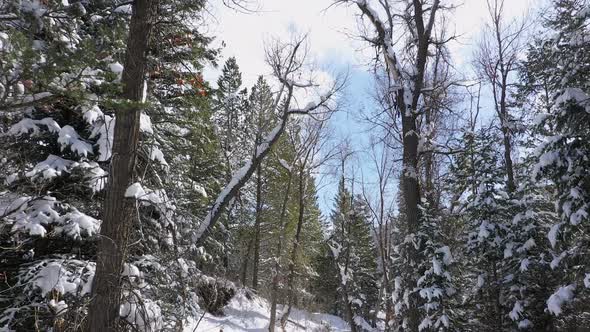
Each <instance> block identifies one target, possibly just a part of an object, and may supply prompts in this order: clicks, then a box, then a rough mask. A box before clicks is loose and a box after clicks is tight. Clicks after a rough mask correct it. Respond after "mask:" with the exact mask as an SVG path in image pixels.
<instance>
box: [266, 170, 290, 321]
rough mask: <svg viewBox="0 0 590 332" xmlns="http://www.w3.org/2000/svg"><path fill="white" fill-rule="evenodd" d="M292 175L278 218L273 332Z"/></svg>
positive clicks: (271, 302)
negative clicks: (278, 231) (278, 233)
mask: <svg viewBox="0 0 590 332" xmlns="http://www.w3.org/2000/svg"><path fill="white" fill-rule="evenodd" d="M292 174H293V173H291V171H289V179H288V181H287V190H286V191H285V198H284V199H283V205H282V206H281V216H280V217H279V225H280V232H281V233H280V235H279V242H278V243H277V254H276V257H275V271H274V275H273V277H272V289H271V293H270V319H269V324H268V331H269V332H274V330H275V324H276V320H277V301H278V292H279V273H280V271H281V263H280V259H281V254H282V251H283V238H284V237H285V234H284V232H285V225H284V223H285V217H286V216H287V204H288V203H289V192H290V191H291V182H292V178H293V175H292Z"/></svg>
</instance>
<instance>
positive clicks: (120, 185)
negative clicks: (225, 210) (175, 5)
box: [88, 0, 157, 332]
mask: <svg viewBox="0 0 590 332" xmlns="http://www.w3.org/2000/svg"><path fill="white" fill-rule="evenodd" d="M156 5H157V1H154V0H137V1H136V2H134V4H133V12H132V16H131V22H130V26H129V38H128V42H127V50H126V57H125V67H124V70H123V74H122V85H123V94H122V97H123V98H125V99H127V100H130V101H131V104H130V105H129V107H128V108H127V109H119V110H118V113H117V121H116V123H115V133H114V142H113V150H112V151H113V155H112V160H111V170H112V171H111V175H110V178H109V181H108V188H107V191H106V199H105V202H104V206H103V223H102V227H101V238H100V242H99V249H98V257H97V264H96V275H95V278H94V284H93V288H92V294H93V297H92V301H91V303H90V308H89V318H88V327H89V329H90V331H97V332H100V331H113V330H115V329H117V326H118V324H119V322H118V318H119V307H120V304H121V272H122V271H123V265H124V261H125V256H126V249H127V248H126V247H127V240H128V236H129V230H130V225H131V221H132V218H133V217H134V211H135V209H134V207H135V200H134V199H133V198H126V197H125V192H126V191H127V188H128V187H129V184H130V183H131V182H132V179H133V171H134V166H135V158H136V155H135V152H136V149H137V146H138V143H139V127H140V118H141V108H140V103H141V102H143V101H144V100H145V95H144V94H145V92H144V84H145V83H144V79H145V72H146V67H147V50H148V42H149V38H150V31H151V29H152V26H153V23H154V19H155V16H156Z"/></svg>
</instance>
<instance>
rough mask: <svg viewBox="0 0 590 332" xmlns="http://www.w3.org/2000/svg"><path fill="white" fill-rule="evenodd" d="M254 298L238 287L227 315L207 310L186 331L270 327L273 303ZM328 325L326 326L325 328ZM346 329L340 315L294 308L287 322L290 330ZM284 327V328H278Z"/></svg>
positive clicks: (229, 331)
mask: <svg viewBox="0 0 590 332" xmlns="http://www.w3.org/2000/svg"><path fill="white" fill-rule="evenodd" d="M250 296H251V298H252V300H249V299H248V298H247V297H246V293H245V291H243V290H240V291H238V293H237V294H236V296H234V298H233V299H232V300H231V301H230V302H229V304H228V305H227V306H226V307H225V308H224V310H223V311H224V313H225V315H224V316H222V317H216V316H213V315H210V314H208V313H206V314H204V315H203V317H202V320H201V322H200V323H199V324H198V326H197V322H198V321H199V318H201V317H200V316H199V317H194V318H191V319H189V323H188V324H187V326H185V329H184V332H193V331H202V332H207V331H211V332H218V331H223V332H254V331H259V332H263V331H268V323H269V317H270V304H269V303H268V302H267V301H266V300H264V299H262V298H260V297H258V296H256V295H250ZM277 307H278V310H277V317H281V310H282V309H283V306H281V305H279V306H277ZM322 328H324V329H322ZM327 328H329V331H331V332H345V331H350V328H349V327H348V324H347V323H346V322H344V320H342V319H341V318H339V317H336V316H332V315H327V314H321V313H310V312H307V311H303V310H298V309H297V308H293V309H292V311H291V315H290V316H289V322H288V323H287V326H286V331H288V332H298V331H323V330H328V329H327ZM277 330H280V328H277Z"/></svg>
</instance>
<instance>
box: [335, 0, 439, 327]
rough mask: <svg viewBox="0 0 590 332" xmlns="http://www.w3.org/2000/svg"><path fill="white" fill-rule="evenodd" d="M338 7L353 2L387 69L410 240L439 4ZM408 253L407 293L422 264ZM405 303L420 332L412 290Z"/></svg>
mask: <svg viewBox="0 0 590 332" xmlns="http://www.w3.org/2000/svg"><path fill="white" fill-rule="evenodd" d="M337 2H341V3H355V4H356V5H357V7H358V8H359V10H360V11H361V12H362V14H363V16H364V17H366V18H367V19H368V20H369V22H370V24H371V26H372V28H373V29H374V30H375V32H376V36H369V37H367V38H366V40H368V41H370V42H371V43H372V45H373V46H375V47H376V48H377V49H378V50H379V53H380V55H381V56H383V59H384V62H385V67H386V70H387V77H388V82H390V83H391V86H392V87H395V88H392V89H391V91H392V94H393V96H392V99H394V100H395V107H396V109H397V112H398V114H400V116H401V121H402V132H401V134H402V140H403V144H402V145H403V163H402V164H403V171H402V180H401V182H400V183H401V185H402V187H401V188H402V192H403V195H404V204H405V205H406V206H405V216H406V218H407V220H406V222H407V224H408V228H407V230H408V235H409V236H414V235H415V234H416V233H417V232H418V229H419V227H420V210H419V207H418V206H419V203H420V184H419V176H418V159H419V154H418V145H419V144H418V143H419V137H420V133H419V131H418V126H417V121H418V117H419V116H421V114H422V109H421V105H420V100H421V96H422V95H423V88H424V84H425V73H426V64H427V62H428V57H429V56H428V55H429V47H430V46H431V45H432V43H433V38H431V37H432V35H433V28H434V25H435V21H436V14H437V11H438V10H439V5H440V2H439V0H434V1H433V2H432V3H429V4H428V5H426V4H424V3H423V2H421V1H418V0H414V1H412V2H409V1H408V3H407V7H406V8H407V12H405V13H403V14H400V15H396V14H395V10H396V7H395V6H394V4H393V3H392V2H389V1H382V2H380V4H381V6H382V9H383V12H385V14H386V15H387V16H386V18H385V19H382V18H381V17H380V16H379V13H378V12H377V11H376V10H375V9H374V8H372V6H371V5H370V4H369V3H368V2H367V1H348V0H342V1H337ZM397 17H401V18H402V23H403V24H405V26H407V27H408V30H409V33H410V34H411V35H412V38H409V39H408V44H407V45H406V48H405V49H407V50H408V49H411V50H412V52H411V55H410V57H409V59H411V65H410V67H411V68H412V70H411V71H405V70H404V69H403V68H404V65H403V64H402V63H401V62H400V60H401V59H402V58H403V57H401V56H399V55H398V54H397V53H396V51H395V49H394V46H395V45H394V43H393V40H395V39H396V38H395V36H394V26H395V25H396V18H397ZM408 249H409V250H410V252H409V253H408V259H409V261H408V264H407V265H405V267H406V268H408V269H410V270H411V271H410V273H408V274H407V276H408V278H409V279H408V280H406V282H407V283H406V286H407V287H408V288H409V289H415V288H416V280H417V275H421V274H422V271H414V270H413V269H414V267H417V266H419V263H420V262H421V261H422V257H421V255H420V252H421V249H422V248H415V249H414V248H413V247H412V246H409V247H408ZM408 295H409V301H408V306H409V308H408V309H409V310H408V316H407V322H408V324H407V325H408V328H409V329H410V330H411V331H418V326H419V324H420V315H419V312H418V307H419V306H420V304H419V302H420V300H419V296H418V294H416V293H414V292H410V293H409V294H408Z"/></svg>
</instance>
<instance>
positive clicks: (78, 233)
mask: <svg viewBox="0 0 590 332" xmlns="http://www.w3.org/2000/svg"><path fill="white" fill-rule="evenodd" d="M100 223H101V222H100V220H97V219H94V218H92V217H90V216H88V215H86V214H84V213H82V212H80V211H78V210H77V209H73V210H72V211H71V212H68V213H66V214H65V215H63V216H61V217H60V219H59V224H60V226H58V227H56V229H55V231H56V234H65V235H67V236H69V237H72V238H74V239H80V238H81V237H83V236H89V237H91V236H94V235H98V233H99V231H100Z"/></svg>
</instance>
